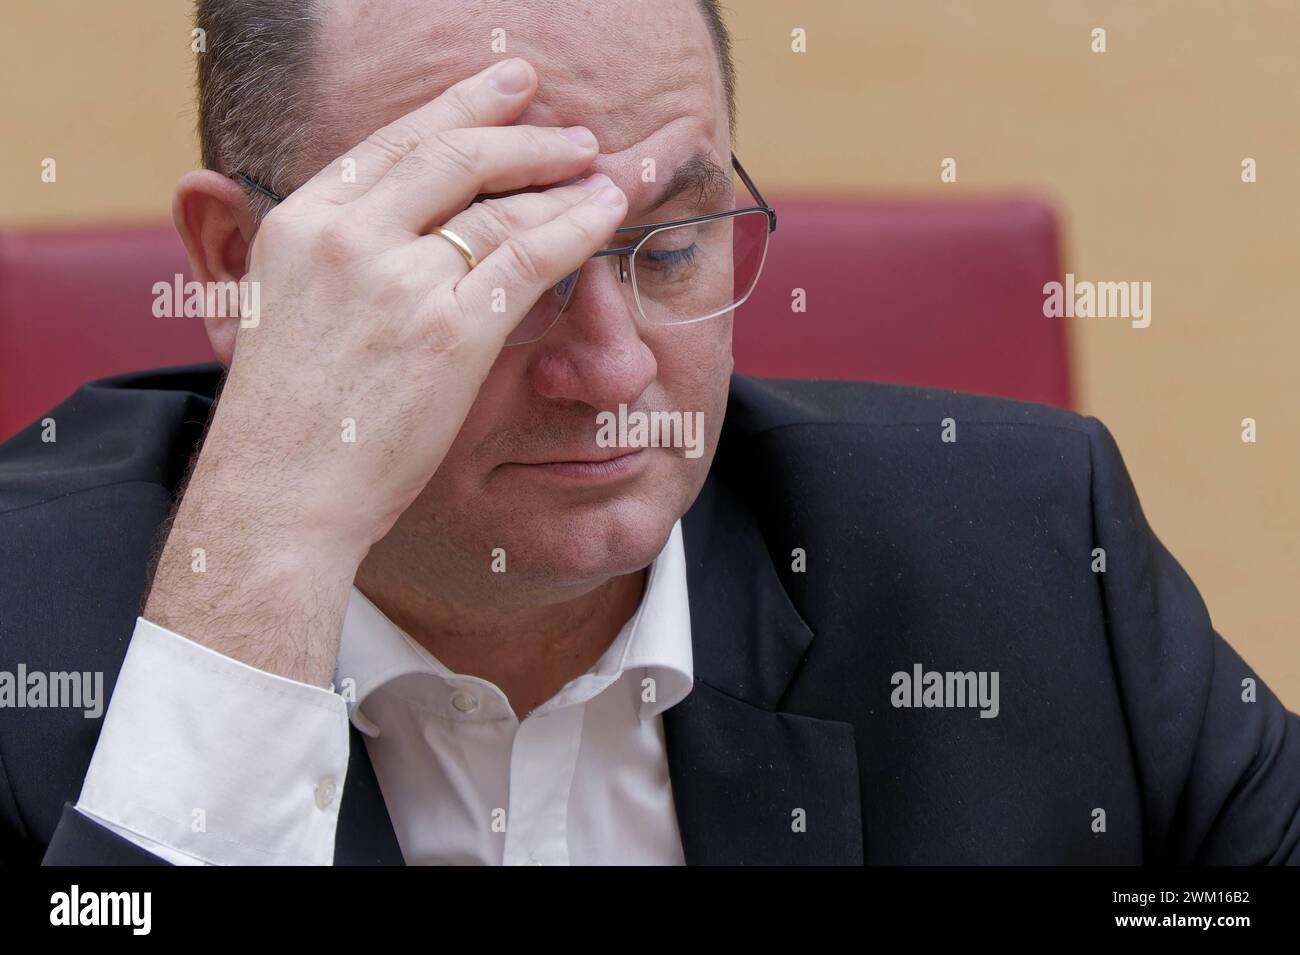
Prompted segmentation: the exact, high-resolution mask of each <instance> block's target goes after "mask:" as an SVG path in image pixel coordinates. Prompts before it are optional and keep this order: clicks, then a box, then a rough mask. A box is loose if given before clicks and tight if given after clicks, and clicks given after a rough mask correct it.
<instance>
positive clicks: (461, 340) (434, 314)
mask: <svg viewBox="0 0 1300 955" xmlns="http://www.w3.org/2000/svg"><path fill="white" fill-rule="evenodd" d="M420 344H421V346H422V347H423V348H424V350H425V352H426V353H429V354H432V355H435V356H438V357H442V358H447V357H451V356H453V355H455V354H456V353H458V352H459V351H461V350H462V349H463V348H464V347H465V344H466V342H465V334H464V332H463V331H462V328H461V323H460V322H458V321H457V320H456V313H455V311H454V310H453V309H451V308H448V307H446V306H445V305H441V304H439V305H433V306H432V307H430V308H428V309H426V310H425V313H424V316H423V319H422V321H421V323H420Z"/></svg>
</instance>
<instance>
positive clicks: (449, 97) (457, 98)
mask: <svg viewBox="0 0 1300 955" xmlns="http://www.w3.org/2000/svg"><path fill="white" fill-rule="evenodd" d="M442 103H443V109H444V110H445V111H446V113H447V119H448V120H449V122H450V124H451V125H452V126H453V127H463V126H477V125H478V123H479V119H478V116H477V113H476V111H475V109H474V104H473V103H472V102H471V101H470V98H469V96H468V95H466V92H465V90H464V89H463V88H462V87H460V86H453V87H451V88H450V89H448V90H447V91H446V92H445V93H443V94H442Z"/></svg>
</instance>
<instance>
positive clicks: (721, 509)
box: [0, 365, 1300, 864]
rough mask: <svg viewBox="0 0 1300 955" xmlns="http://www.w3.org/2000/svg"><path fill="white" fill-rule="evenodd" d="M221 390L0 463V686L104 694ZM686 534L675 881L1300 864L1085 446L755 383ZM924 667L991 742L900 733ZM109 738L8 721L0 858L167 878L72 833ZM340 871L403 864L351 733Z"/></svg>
mask: <svg viewBox="0 0 1300 955" xmlns="http://www.w3.org/2000/svg"><path fill="white" fill-rule="evenodd" d="M219 380H220V368H219V366H217V365H202V366H193V367H186V368H178V369H165V370H159V371H152V372H143V373H138V374H130V375H121V376H117V377H115V378H110V379H105V380H102V381H99V382H94V383H91V384H89V385H86V386H85V387H83V388H82V389H81V390H79V391H78V392H77V393H76V394H75V395H73V396H72V397H71V398H70V399H68V401H66V402H65V403H64V404H62V405H60V406H59V408H57V409H56V410H55V411H53V412H51V417H53V418H54V419H55V420H56V422H57V442H55V443H53V444H47V443H42V442H41V440H40V429H39V425H38V424H34V425H33V426H31V427H29V428H28V429H27V430H25V431H24V432H22V433H21V434H19V435H18V436H16V437H15V438H14V439H12V440H11V441H10V442H8V443H7V444H5V445H4V446H3V447H0V670H9V671H11V672H12V671H14V670H15V668H16V667H17V665H18V664H19V663H25V664H26V665H27V668H28V670H29V671H32V670H44V671H59V670H62V671H86V670H92V671H93V670H102V671H104V674H105V676H104V680H105V689H106V690H107V689H108V687H109V686H110V685H111V684H112V683H113V682H114V681H115V680H116V676H117V673H118V670H119V668H120V667H121V663H122V659H123V655H124V654H125V652H126V647H127V643H128V641H129V639H130V636H131V633H132V629H133V626H134V621H135V617H136V615H137V613H138V612H139V610H140V606H141V602H142V598H143V596H144V593H145V589H146V587H147V581H146V573H147V567H148V563H149V557H150V553H151V547H152V546H153V545H155V543H156V538H157V537H158V536H159V532H160V530H161V525H162V524H163V522H164V521H165V518H166V516H167V514H168V509H169V505H170V503H171V501H172V498H173V494H174V491H175V489H176V487H177V485H178V482H179V481H180V480H181V478H182V475H183V473H184V469H185V465H186V462H187V459H189V457H190V456H191V454H192V452H193V451H194V450H195V448H196V445H197V443H198V442H199V441H200V439H201V436H202V433H203V427H204V423H205V421H206V419H207V417H208V413H209V411H210V409H211V406H212V401H213V394H214V391H215V389H216V388H217V386H218V383H219ZM945 418H952V419H954V421H955V423H956V436H957V440H956V441H955V442H948V443H946V442H943V441H941V440H940V435H941V421H942V420H943V419H945ZM684 531H685V546H686V556H687V563H688V567H689V570H688V575H689V589H690V606H691V623H692V641H693V645H694V653H695V687H694V689H693V690H692V692H691V694H690V696H688V697H687V698H686V699H685V700H684V701H683V702H682V703H680V704H678V705H677V706H676V707H674V708H673V709H671V710H669V711H668V712H666V713H665V714H664V717H663V719H664V728H665V734H666V739H667V747H668V761H669V770H670V777H671V780H672V787H673V796H674V800H675V804H676V809H677V814H678V821H679V825H680V829H681V834H682V839H683V843H684V847H685V852H686V859H687V861H688V862H689V863H862V862H870V863H1049V864H1051V863H1151V862H1203V863H1266V862H1272V863H1278V862H1291V863H1300V720H1298V719H1297V717H1296V716H1295V715H1293V714H1291V713H1288V712H1287V711H1286V710H1285V709H1284V708H1283V707H1282V706H1281V705H1280V703H1279V702H1278V700H1277V699H1276V698H1275V697H1274V696H1273V695H1272V694H1271V693H1270V692H1269V691H1268V689H1267V688H1266V687H1264V686H1263V684H1259V685H1258V688H1257V690H1256V697H1255V700H1254V702H1246V701H1244V700H1243V692H1244V691H1243V682H1242V681H1243V680H1246V679H1247V678H1250V679H1254V675H1253V674H1252V673H1251V671H1250V670H1249V669H1248V668H1247V667H1246V665H1245V664H1244V663H1243V662H1242V661H1241V659H1240V658H1239V657H1238V656H1237V654H1236V653H1234V652H1233V651H1232V649H1231V648H1230V647H1229V646H1228V645H1227V644H1226V643H1225V642H1224V641H1223V640H1222V639H1221V638H1220V637H1219V636H1218V635H1217V634H1216V633H1215V632H1214V630H1213V629H1212V627H1211V624H1210V619H1209V617H1208V615H1207V614H1206V610H1205V607H1204V605H1203V604H1202V602H1201V599H1200V597H1199V596H1198V594H1197V592H1196V589H1195V588H1194V586H1193V585H1192V582H1191V581H1190V580H1189V579H1188V577H1187V575H1186V574H1185V573H1184V572H1183V570H1182V569H1181V568H1180V567H1179V566H1178V564H1177V563H1176V562H1175V561H1174V559H1173V558H1172V557H1171V556H1170V555H1169V553H1168V552H1167V551H1166V550H1165V549H1164V547H1163V546H1161V544H1160V542H1159V541H1158V540H1157V539H1156V537H1155V535H1154V534H1153V533H1152V531H1151V529H1150V528H1149V527H1148V525H1147V522H1146V520H1145V519H1144V517H1143V515H1142V511H1141V509H1140V507H1139V505H1138V500H1137V497H1136V495H1135V493H1134V490H1133V487H1132V485H1131V483H1130V481H1129V478H1128V475H1127V473H1126V472H1125V469H1124V465H1123V462H1122V461H1121V459H1120V455H1119V451H1118V450H1117V449H1116V447H1115V444H1114V442H1113V440H1112V439H1111V437H1110V435H1109V433H1108V432H1107V431H1106V430H1105V428H1104V427H1103V426H1102V425H1101V424H1100V423H1099V422H1097V421H1096V420H1094V419H1091V418H1085V417H1080V416H1078V415H1075V414H1071V413H1069V412H1065V411H1059V410H1055V409H1051V408H1047V407H1041V406H1037V405H1029V404H1022V403H1017V402H1010V401H1004V400H997V399H991V398H984V397H976V396H971V395H963V394H956V393H949V392H942V391H933V390H922V389H912V388H900V387H890V386H882V385H870V384H849V383H838V382H798V383H791V382H773V381H758V380H753V379H747V378H743V377H736V378H735V379H734V380H733V382H732V386H731V396H730V404H729V408H728V412H727V419H726V425H725V429H724V431H723V434H722V438H721V442H720V444H719V447H718V452H717V457H716V460H715V462H714V465H713V469H712V471H711V472H710V475H709V478H708V481H707V483H706V485H705V487H704V490H703V492H702V493H701V495H700V497H699V499H698V501H697V502H696V503H695V505H694V506H693V507H692V508H691V510H690V511H689V512H688V514H687V515H686V517H685V519H684ZM796 548H800V549H802V550H803V552H804V553H805V554H806V569H804V570H802V571H800V570H797V569H795V567H796V564H797V561H796V560H795V558H794V557H792V553H793V552H794V550H795V549H796ZM1094 548H1103V549H1104V550H1105V552H1106V570H1105V572H1104V573H1096V572H1094V570H1093V564H1094V557H1093V554H1094ZM1279 599H1283V595H1279ZM916 664H921V665H922V666H923V667H924V668H925V669H927V670H937V671H976V672H978V671H987V672H993V671H996V672H997V673H998V674H999V713H998V715H997V717H996V718H992V719H985V718H980V716H979V711H978V710H976V709H972V708H924V707H922V708H902V707H896V706H894V705H893V704H892V703H891V696H892V694H893V693H894V683H893V680H892V676H893V674H895V673H896V672H900V671H902V672H908V673H910V672H912V669H913V667H914V665H916ZM99 726H100V721H99V720H94V719H86V718H84V716H83V715H82V713H81V711H79V710H67V709H21V710H19V709H13V710H0V857H2V858H4V859H5V860H7V861H11V862H12V861H21V862H33V863H34V862H38V861H41V860H42V859H43V860H44V861H45V862H47V863H134V862H142V861H158V860H156V859H154V858H153V857H152V856H149V855H148V854H147V853H144V852H143V851H141V850H139V849H136V848H134V847H132V846H131V845H129V844H128V843H127V842H125V841H124V840H122V839H120V838H118V837H117V836H115V835H113V834H112V833H110V832H109V831H107V830H106V829H103V828H102V827H99V826H97V825H96V824H94V823H92V822H90V821H88V820H87V819H85V818H83V817H81V816H80V815H79V814H77V813H75V812H74V811H73V810H72V809H71V808H70V804H72V803H75V801H76V799H77V796H78V793H79V792H80V789H81V783H82V780H83V777H84V775H85V772H86V768H87V765H88V763H89V761H90V757H91V753H92V751H93V749H94V746H95V741H96V739H97V737H98V733H99ZM798 810H802V811H803V815H802V817H800V816H799V813H798ZM1097 810H1103V811H1104V831H1098V829H1099V828H1100V824H1099V821H1100V820H1102V819H1103V817H1102V816H1101V815H1099V814H1098V813H1097ZM797 818H802V819H804V820H805V823H804V824H805V826H806V831H798V829H799V826H797V825H795V824H794V823H795V820H796V819H797ZM335 860H336V862H338V863H400V862H401V861H402V858H401V853H400V851H399V849H398V845H397V841H396V839H395V837H394V835H393V830H392V827H391V824H390V822H389V818H388V814H387V811H386V810H385V807H384V802H383V797H382V795H381V793H380V791H379V788H378V785H377V784H376V781H375V777H374V773H373V770H372V768H371V766H370V762H369V760H368V758H367V754H366V749H365V746H364V744H363V743H362V739H361V737H360V736H359V735H358V734H357V732H356V731H355V730H353V731H352V754H351V759H350V763H349V770H348V776H347V780H346V783H345V786H344V792H343V801H342V808H341V820H340V824H339V829H338V836H337V841H336V851H335Z"/></svg>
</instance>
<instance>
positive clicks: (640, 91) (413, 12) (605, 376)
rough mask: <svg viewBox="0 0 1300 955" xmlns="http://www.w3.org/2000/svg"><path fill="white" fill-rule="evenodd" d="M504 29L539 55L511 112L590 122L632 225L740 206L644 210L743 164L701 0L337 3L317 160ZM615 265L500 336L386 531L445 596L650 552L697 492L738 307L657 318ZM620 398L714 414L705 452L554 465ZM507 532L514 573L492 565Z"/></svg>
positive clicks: (521, 49)
mask: <svg viewBox="0 0 1300 955" xmlns="http://www.w3.org/2000/svg"><path fill="white" fill-rule="evenodd" d="M583 8H587V9H583ZM494 31H497V32H495V33H494ZM500 31H504V33H501V32H500ZM494 38H495V39H497V40H498V41H500V40H501V39H504V42H505V46H506V53H507V54H509V55H513V56H522V57H524V58H525V59H527V60H528V61H529V62H531V63H532V64H533V66H534V67H535V68H536V70H537V72H538V76H539V82H538V92H537V95H536V97H535V99H534V100H533V101H532V103H531V104H530V105H529V107H528V109H527V110H526V111H525V112H524V113H523V115H522V116H521V117H520V118H519V120H518V122H520V123H523V124H533V125H541V126H569V125H579V124H581V125H585V126H587V127H588V128H589V129H591V130H592V132H593V133H595V135H596V137H597V139H598V141H599V143H600V154H599V156H598V157H597V159H596V160H595V161H594V163H593V171H596V172H603V173H605V174H606V175H608V176H609V177H610V178H611V179H612V180H613V181H614V182H615V183H617V184H618V185H619V186H620V187H621V188H622V189H623V190H624V192H626V193H627V196H628V200H629V202H628V219H627V221H626V223H625V225H637V224H641V223H645V222H658V221H663V220H666V219H680V218H686V217H689V216H694V215H700V214H703V213H708V212H715V211H722V210H723V209H728V208H733V207H734V206H733V205H732V202H733V198H732V196H731V195H730V194H728V195H727V196H724V197H722V198H721V199H714V200H711V201H709V202H708V203H706V204H704V205H701V203H700V201H699V192H698V191H694V190H688V191H687V192H686V193H685V194H683V195H680V196H678V197H677V198H675V199H673V200H671V201H669V202H667V203H665V204H664V205H662V206H659V207H658V208H651V206H652V204H653V203H654V201H655V199H656V198H657V196H658V193H659V192H660V190H662V188H663V187H664V185H665V184H667V182H668V180H669V179H670V178H671V177H672V174H673V172H674V170H676V169H677V167H678V166H679V165H681V164H682V163H685V162H686V161H687V160H689V159H691V158H692V157H694V156H696V155H698V154H703V155H705V156H707V157H709V158H711V159H712V160H713V162H715V163H717V164H718V165H719V166H720V167H721V168H722V169H724V170H728V171H729V170H730V168H731V164H730V153H731V143H730V135H729V132H728V126H727V108H726V101H725V96H724V92H723V89H722V82H721V73H720V69H719V67H718V64H717V60H716V55H715V52H714V49H713V45H712V41H711V38H710V36H709V32H708V28H707V26H706V24H705V21H704V18H703V16H702V14H701V13H700V12H699V11H698V9H697V7H696V4H695V0H663V2H658V3H654V4H647V3H645V2H644V0H602V2H601V3H598V4H582V5H576V4H575V5H568V4H550V3H547V4H539V3H535V2H534V3H516V2H500V0H496V2H486V3H484V2H479V3H475V4H473V5H472V6H468V5H463V4H452V3H445V2H430V0H374V2H368V3H352V2H346V3H344V2H338V3H335V4H334V5H333V8H332V9H331V11H330V12H329V13H328V15H327V16H326V17H325V20H324V23H323V47H322V50H321V53H320V56H321V59H320V61H319V62H320V63H323V64H329V67H328V79H327V80H326V81H325V83H326V88H325V96H324V97H323V99H324V100H325V103H324V105H323V107H322V108H323V109H324V110H325V117H324V118H325V120H326V128H327V129H328V130H329V132H328V133H327V135H325V136H324V137H322V140H323V142H322V155H321V156H319V157H317V158H318V159H319V161H318V162H317V163H316V165H318V166H319V165H323V164H324V163H326V162H328V161H329V160H330V159H331V158H332V157H333V156H336V155H339V154H341V153H343V152H344V151H345V150H346V149H347V148H348V147H349V146H350V145H351V144H352V143H354V142H357V141H359V140H361V139H363V138H364V137H365V136H366V135H368V134H369V133H370V132H372V131H373V130H374V129H376V128H378V127H379V126H381V125H383V124H385V123H387V122H389V121H391V120H393V119H396V118H397V117H399V116H401V115H402V114H404V113H406V112H408V111H410V110H411V109H413V108H415V107H416V106H418V105H420V104H421V103H423V102H426V101H428V100H429V99H431V98H432V97H434V96H436V95H437V94H439V93H441V92H442V91H443V90H445V89H446V88H447V87H448V86H450V85H452V84H453V83H454V82H456V81H458V80H460V79H462V78H464V77H467V76H469V75H471V74H473V73H475V72H477V71H479V70H481V69H483V68H484V67H486V66H488V65H489V64H491V63H492V62H495V61H497V60H499V59H501V58H502V56H503V54H502V53H501V52H500V50H499V48H498V49H497V50H494V49H493V41H494ZM649 161H653V170H654V178H653V181H645V180H646V178H647V176H646V170H647V169H649V168H650V165H649ZM634 237H635V234H634ZM617 244H623V242H622V241H621V240H618V241H617ZM618 263H619V260H618V258H616V257H612V256H611V257H605V258H599V259H595V260H593V261H591V262H590V263H588V264H587V266H586V267H585V268H584V269H583V271H582V274H581V276H580V279H579V283H578V286H577V288H576V290H575V291H574V294H573V298H572V299H571V301H570V303H569V306H568V308H567V310H566V311H565V312H564V314H563V315H562V316H561V318H560V320H559V322H558V323H557V324H556V325H555V326H554V327H552V328H551V330H550V331H549V332H548V333H547V335H546V336H545V337H544V338H542V339H541V340H540V341H538V342H536V343H533V344H529V345H522V346H514V347H508V348H506V349H505V350H504V351H503V352H502V353H501V355H500V357H499V358H498V360H497V362H496V363H495V365H494V366H493V368H492V371H491V373H490V374H489V376H488V378H487V380H486V382H485V383H484V385H483V387H482V390H481V391H480V393H479V397H478V400H477V402H476V403H475V405H474V406H473V408H472V409H471V411H470V413H469V417H468V419H467V420H466V421H465V423H464V426H463V427H462V429H461V431H460V434H459V436H458V438H457V440H456V442H455V443H454V445H453V446H452V448H451V451H450V453H449V454H448V455H447V458H446V459H445V461H444V462H443V464H442V465H441V467H440V468H439V469H438V471H437V473H436V474H435V475H434V477H433V479H432V481H430V483H429V484H428V486H427V487H426V488H425V490H424V492H423V493H422V494H421V496H420V497H419V498H418V500H417V501H416V502H415V503H414V504H413V505H412V507H411V508H410V509H409V510H408V511H407V513H406V514H405V515H403V517H402V519H401V520H400V521H399V523H398V524H397V526H396V528H395V529H394V532H393V533H392V534H390V535H389V536H390V539H393V543H394V544H395V546H398V547H401V548H402V549H403V550H404V551H406V552H408V553H409V554H410V555H411V559H412V560H415V561H418V562H419V564H420V565H423V569H425V570H426V571H428V572H430V573H434V574H436V578H435V579H436V580H437V581H438V582H439V583H438V584H437V586H438V587H440V588H442V589H443V590H444V591H445V592H446V593H447V595H448V596H453V595H455V596H458V597H460V598H462V599H465V598H468V599H474V597H476V596H478V595H481V594H485V593H493V594H495V595H496V597H497V598H501V597H504V596H506V595H507V594H513V595H514V597H515V598H516V599H521V600H524V601H528V600H530V599H532V597H531V596H530V595H534V594H538V595H540V594H542V593H545V592H552V591H553V590H554V589H555V588H557V587H558V588H560V589H566V590H570V591H574V590H577V591H581V590H584V589H589V588H590V587H592V586H595V585H597V584H599V583H600V582H602V581H603V580H605V579H607V578H609V577H611V576H614V575H617V574H625V573H630V572H632V571H635V570H638V569H640V568H642V567H644V566H645V565H647V564H648V563H649V562H650V561H651V560H653V559H654V557H655V556H656V554H657V553H658V552H659V550H660V549H661V548H662V546H663V544H664V542H665V541H666V539H667V537H668V534H669V532H670V531H671V529H672V525H673V523H674V522H675V521H676V520H677V519H678V518H679V517H680V516H681V515H682V514H683V513H684V512H685V511H686V510H687V508H688V507H689V506H690V504H691V503H692V501H694V499H695V497H696V495H697V494H698V493H699V490H700V487H701V486H702V484H703V482H704V479H705V476H706V474H707V473H708V469H709V466H710V463H711V461H712V458H713V452H714V449H715V445H716V440H717V437H718V433H719V431H720V429H721V425H722V417H723V413H724V410H725V407H726V398H727V385H728V380H729V377H730V374H731V370H732V357H731V315H730V314H724V315H721V316H718V317H716V318H712V319H709V320H707V321H703V322H698V323H695V324H688V325H669V326H662V325H654V326H652V325H646V324H644V323H642V322H640V321H638V318H637V316H636V312H635V306H634V305H633V304H632V300H631V296H630V287H629V286H628V285H626V284H620V282H619V278H618ZM722 281H724V282H726V283H728V284H729V283H730V278H729V276H726V275H724V276H722ZM620 405H626V406H627V410H628V412H633V411H643V412H647V413H648V412H651V411H676V412H682V413H683V415H686V414H688V413H691V414H693V413H694V412H703V425H704V434H703V437H702V440H703V454H701V455H700V456H698V457H687V456H686V454H685V451H684V449H682V448H654V447H650V448H645V449H643V450H640V451H639V452H637V453H635V454H633V455H632V456H630V457H628V458H625V459H622V460H621V461H617V462H611V463H610V464H609V465H608V466H607V467H606V468H604V469H603V470H604V472H605V473H601V474H593V473H591V472H592V471H593V470H595V469H593V468H590V467H587V468H571V467H565V466H563V465H559V464H556V463H555V462H572V461H577V460H586V459H591V458H593V457H597V456H605V457H607V456H609V455H613V454H623V453H626V452H627V450H628V449H625V448H615V449H610V448H601V447H600V446H599V445H598V443H597V431H598V423H597V414H598V413H599V412H615V413H617V412H618V410H619V406H620ZM496 548H502V549H504V551H505V554H506V560H507V565H506V566H507V573H505V574H493V573H491V561H492V556H493V552H494V549H496ZM503 588H504V589H505V592H504V593H503Z"/></svg>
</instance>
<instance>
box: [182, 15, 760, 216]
mask: <svg viewBox="0 0 1300 955" xmlns="http://www.w3.org/2000/svg"><path fill="white" fill-rule="evenodd" d="M698 3H699V5H700V11H701V13H703V15H704V20H705V23H706V24H707V25H708V28H709V34H710V36H711V38H712V40H713V47H714V50H715V52H716V53H717V56H718V64H719V67H720V68H721V71H722V88H723V92H724V95H725V96H726V100H727V120H728V126H729V128H730V130H731V134H732V136H733V138H734V136H735V133H736V71H735V64H734V63H733V61H732V54H731V34H730V32H729V31H728V30H727V25H726V23H725V22H724V20H723V18H722V10H721V6H720V4H719V2H718V0H698ZM319 13H320V0H195V4H194V25H195V27H196V29H198V30H201V31H203V32H202V34H200V35H201V36H202V38H203V44H204V52H203V53H200V54H199V56H198V57H196V59H197V62H198V66H197V78H198V107H199V144H200V148H201V150H202V157H203V165H204V166H206V167H207V168H208V169H214V170H216V171H218V172H222V173H231V172H235V171H236V170H238V171H240V172H243V173H246V174H247V175H249V176H251V177H252V178H254V179H256V180H258V181H259V182H262V183H264V184H265V185H268V186H270V187H271V188H273V189H277V190H281V191H283V190H287V189H288V188H290V183H289V182H287V181H286V180H287V179H290V178H291V177H293V176H294V175H295V174H296V171H297V170H296V164H297V163H298V161H299V160H300V157H301V156H303V155H304V152H305V149H306V145H307V143H308V141H309V140H311V139H312V137H313V135H314V129H313V127H312V124H311V117H310V102H309V99H310V96H309V93H310V91H311V90H312V88H313V85H314V84H313V73H314V71H315V70H316V69H317V68H318V66H317V64H316V63H315V61H314V59H313V55H312V54H313V52H314V49H315V40H316V30H317V24H318V23H319ZM251 198H252V201H253V210H254V212H255V213H256V214H257V215H258V216H259V217H261V216H262V215H265V214H266V212H267V211H269V209H270V201H269V200H267V199H265V198H263V197H262V196H259V195H257V194H253V195H252V196H251Z"/></svg>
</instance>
